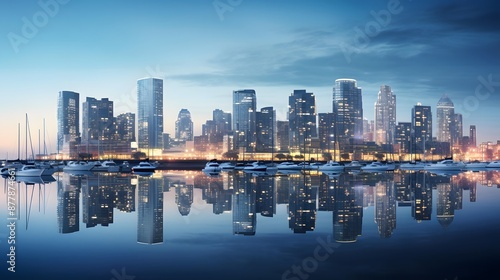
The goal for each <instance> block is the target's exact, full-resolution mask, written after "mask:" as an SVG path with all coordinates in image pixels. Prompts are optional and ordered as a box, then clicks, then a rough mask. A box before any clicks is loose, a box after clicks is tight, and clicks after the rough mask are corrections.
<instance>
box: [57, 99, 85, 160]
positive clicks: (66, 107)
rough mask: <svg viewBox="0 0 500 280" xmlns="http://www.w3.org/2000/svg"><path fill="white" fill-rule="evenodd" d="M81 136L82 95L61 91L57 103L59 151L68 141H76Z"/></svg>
mask: <svg viewBox="0 0 500 280" xmlns="http://www.w3.org/2000/svg"><path fill="white" fill-rule="evenodd" d="M79 136H80V94H79V93H77V92H73V91H60V92H59V98H58V102H57V151H61V150H62V148H63V144H64V142H65V141H66V142H67V141H75V140H76V139H77V138H78V137H79Z"/></svg>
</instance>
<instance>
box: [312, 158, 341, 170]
mask: <svg viewBox="0 0 500 280" xmlns="http://www.w3.org/2000/svg"><path fill="white" fill-rule="evenodd" d="M318 170H319V171H336V172H342V171H344V166H343V165H342V164H340V163H338V162H336V161H332V160H330V161H328V162H327V163H325V164H323V165H320V166H319V167H318Z"/></svg>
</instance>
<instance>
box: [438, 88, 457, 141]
mask: <svg viewBox="0 0 500 280" xmlns="http://www.w3.org/2000/svg"><path fill="white" fill-rule="evenodd" d="M436 113H437V116H436V117H437V120H436V121H437V140H438V141H439V142H448V143H450V144H451V143H452V142H453V133H454V115H455V106H454V105H453V102H452V101H451V99H450V98H449V97H448V95H446V94H444V95H443V96H442V97H441V99H439V101H438V103H437V110H436Z"/></svg>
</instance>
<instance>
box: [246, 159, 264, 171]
mask: <svg viewBox="0 0 500 280" xmlns="http://www.w3.org/2000/svg"><path fill="white" fill-rule="evenodd" d="M266 170H267V165H265V164H264V163H261V162H259V161H255V162H252V165H251V166H246V167H245V168H243V171H266Z"/></svg>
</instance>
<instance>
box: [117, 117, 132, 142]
mask: <svg viewBox="0 0 500 280" xmlns="http://www.w3.org/2000/svg"><path fill="white" fill-rule="evenodd" d="M116 133H117V134H118V139H119V140H122V141H127V142H134V141H135V114H134V113H123V114H119V115H118V116H117V117H116Z"/></svg>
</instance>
